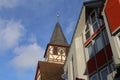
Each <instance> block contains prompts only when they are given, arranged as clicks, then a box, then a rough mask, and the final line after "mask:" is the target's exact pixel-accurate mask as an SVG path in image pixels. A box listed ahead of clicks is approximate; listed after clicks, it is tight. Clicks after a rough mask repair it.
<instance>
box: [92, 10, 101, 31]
mask: <svg viewBox="0 0 120 80" xmlns="http://www.w3.org/2000/svg"><path fill="white" fill-rule="evenodd" d="M90 19H91V24H92V26H93V31H94V32H95V31H96V30H97V29H98V28H99V27H98V22H97V17H96V12H95V11H93V12H92V14H91V15H90Z"/></svg>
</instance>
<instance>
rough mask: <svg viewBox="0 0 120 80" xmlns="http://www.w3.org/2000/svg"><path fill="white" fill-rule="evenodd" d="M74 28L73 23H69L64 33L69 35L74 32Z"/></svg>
mask: <svg viewBox="0 0 120 80" xmlns="http://www.w3.org/2000/svg"><path fill="white" fill-rule="evenodd" d="M74 27H75V21H72V22H70V24H69V26H68V27H67V28H66V33H67V34H70V33H71V32H72V31H73V30H74Z"/></svg>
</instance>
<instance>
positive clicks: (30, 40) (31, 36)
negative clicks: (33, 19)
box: [28, 34, 37, 43]
mask: <svg viewBox="0 0 120 80" xmlns="http://www.w3.org/2000/svg"><path fill="white" fill-rule="evenodd" d="M28 40H29V42H30V43H35V42H37V39H36V37H35V35H34V34H31V35H30V38H29V39H28Z"/></svg>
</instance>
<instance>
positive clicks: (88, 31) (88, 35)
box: [85, 23, 90, 40]
mask: <svg viewBox="0 0 120 80" xmlns="http://www.w3.org/2000/svg"><path fill="white" fill-rule="evenodd" d="M89 37H90V29H89V25H88V23H87V27H86V29H85V38H86V40H87V39H88V38H89Z"/></svg>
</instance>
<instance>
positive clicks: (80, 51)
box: [75, 35, 87, 80]
mask: <svg viewBox="0 0 120 80" xmlns="http://www.w3.org/2000/svg"><path fill="white" fill-rule="evenodd" d="M83 45H84V44H83V39H82V35H81V36H79V37H77V38H75V49H76V50H75V51H76V53H75V60H76V63H75V64H76V77H78V78H82V79H85V80H87V76H85V75H84V73H85V71H86V61H85V56H84V55H85V52H84V47H83Z"/></svg>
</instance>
